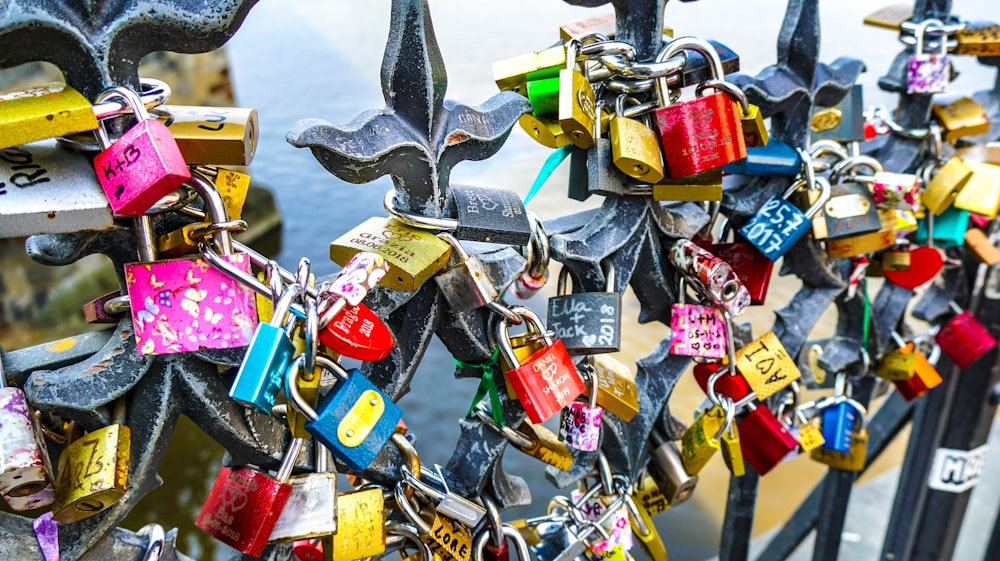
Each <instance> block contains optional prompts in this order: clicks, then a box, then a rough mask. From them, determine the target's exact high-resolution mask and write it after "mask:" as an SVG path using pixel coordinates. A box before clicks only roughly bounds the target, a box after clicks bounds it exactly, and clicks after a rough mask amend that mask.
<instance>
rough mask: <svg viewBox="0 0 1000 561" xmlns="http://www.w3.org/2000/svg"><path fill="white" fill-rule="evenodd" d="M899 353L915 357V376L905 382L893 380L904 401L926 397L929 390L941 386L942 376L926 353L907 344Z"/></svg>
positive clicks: (911, 344)
mask: <svg viewBox="0 0 1000 561" xmlns="http://www.w3.org/2000/svg"><path fill="white" fill-rule="evenodd" d="M899 352H901V353H903V354H912V355H913V376H910V377H909V378H907V379H905V380H893V382H892V383H893V384H894V385H895V386H896V391H898V392H899V395H900V396H902V397H903V399H905V400H906V401H913V400H914V399H916V398H918V397H920V396H922V395H924V394H925V393H926V392H927V390H929V389H931V388H934V387H937V386H938V385H940V384H941V374H939V373H938V371H937V369H936V368H934V366H933V365H932V364H931V363H930V361H929V360H927V357H925V356H924V353H922V352H920V350H919V349H917V346H916V345H915V344H913V343H907V344H906V345H904V346H903V347H902V348H900V349H899ZM932 358H933V355H932ZM936 360H937V359H935V361H936Z"/></svg>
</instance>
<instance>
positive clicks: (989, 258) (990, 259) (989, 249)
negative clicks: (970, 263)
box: [965, 228, 1000, 267]
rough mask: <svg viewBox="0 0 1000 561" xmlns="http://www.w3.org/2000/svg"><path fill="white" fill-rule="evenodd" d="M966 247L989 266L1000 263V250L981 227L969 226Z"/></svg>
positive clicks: (966, 234) (966, 233)
mask: <svg viewBox="0 0 1000 561" xmlns="http://www.w3.org/2000/svg"><path fill="white" fill-rule="evenodd" d="M965 249H966V251H968V252H969V253H971V254H972V255H974V256H975V257H976V259H978V260H979V261H981V262H983V263H985V264H986V265H987V266H989V267H992V266H993V265H996V264H997V263H1000V250H998V249H997V248H996V246H995V245H993V242H991V241H990V239H989V238H988V237H986V234H985V233H984V232H983V231H982V230H980V229H979V228H969V229H968V230H967V231H966V232H965Z"/></svg>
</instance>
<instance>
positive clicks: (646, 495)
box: [632, 472, 670, 516]
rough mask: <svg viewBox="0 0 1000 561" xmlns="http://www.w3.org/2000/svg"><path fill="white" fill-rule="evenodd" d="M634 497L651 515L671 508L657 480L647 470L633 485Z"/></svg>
mask: <svg viewBox="0 0 1000 561" xmlns="http://www.w3.org/2000/svg"><path fill="white" fill-rule="evenodd" d="M632 499H633V500H635V502H636V503H638V506H641V507H642V508H644V509H645V510H646V512H648V513H649V515H650V516H656V515H657V514H660V513H661V512H665V511H666V510H667V509H668V508H670V503H669V502H667V498H666V497H664V496H663V493H662V492H661V491H660V488H659V486H657V485H656V480H655V479H653V476H652V475H649V473H646V472H643V476H642V477H640V478H639V480H638V481H637V482H636V484H635V485H634V486H633V487H632Z"/></svg>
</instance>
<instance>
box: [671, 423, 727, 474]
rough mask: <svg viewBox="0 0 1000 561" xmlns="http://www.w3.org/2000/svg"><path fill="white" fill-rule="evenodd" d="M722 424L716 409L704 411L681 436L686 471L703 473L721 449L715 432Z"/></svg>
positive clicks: (682, 458)
mask: <svg viewBox="0 0 1000 561" xmlns="http://www.w3.org/2000/svg"><path fill="white" fill-rule="evenodd" d="M721 425H722V419H720V418H719V417H718V416H717V415H716V414H715V411H714V410H708V411H705V412H702V413H701V414H699V415H698V417H697V418H696V419H695V420H694V422H693V423H691V424H690V425H689V426H688V428H687V430H685V431H684V435H683V436H682V437H681V460H682V461H683V462H684V471H686V472H687V473H688V474H690V475H698V474H699V473H701V470H702V468H704V467H705V466H706V465H707V464H708V461H709V460H711V459H712V456H714V455H715V453H716V452H718V451H719V446H720V444H721V441H720V440H715V433H716V432H717V431H718V429H719V427H720V426H721Z"/></svg>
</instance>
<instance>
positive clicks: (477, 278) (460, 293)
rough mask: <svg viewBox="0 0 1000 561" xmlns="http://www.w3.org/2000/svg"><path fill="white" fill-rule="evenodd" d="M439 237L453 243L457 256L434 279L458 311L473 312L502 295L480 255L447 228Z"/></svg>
mask: <svg viewBox="0 0 1000 561" xmlns="http://www.w3.org/2000/svg"><path fill="white" fill-rule="evenodd" d="M438 237H439V238H441V239H443V240H445V241H446V242H447V243H448V245H449V246H451V248H452V255H453V257H454V258H455V263H454V264H449V265H448V266H447V267H446V268H445V269H444V270H443V271H441V272H440V273H438V274H437V275H434V282H436V283H437V285H438V288H439V289H440V290H439V292H440V293H441V294H442V295H444V297H445V300H447V301H448V305H449V306H451V309H452V310H453V311H455V312H469V311H472V310H475V309H477V308H482V307H483V306H485V305H487V304H489V303H490V302H493V301H495V300H496V299H497V298H499V293H498V292H497V289H496V287H494V286H493V281H491V280H490V275H489V273H488V272H487V271H486V267H485V266H484V265H483V262H482V261H480V260H479V257H478V256H476V255H470V254H469V252H468V251H466V250H465V248H464V247H463V246H462V243H461V242H459V241H458V240H457V239H455V236H452V235H451V234H449V233H447V232H441V233H439V234H438Z"/></svg>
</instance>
